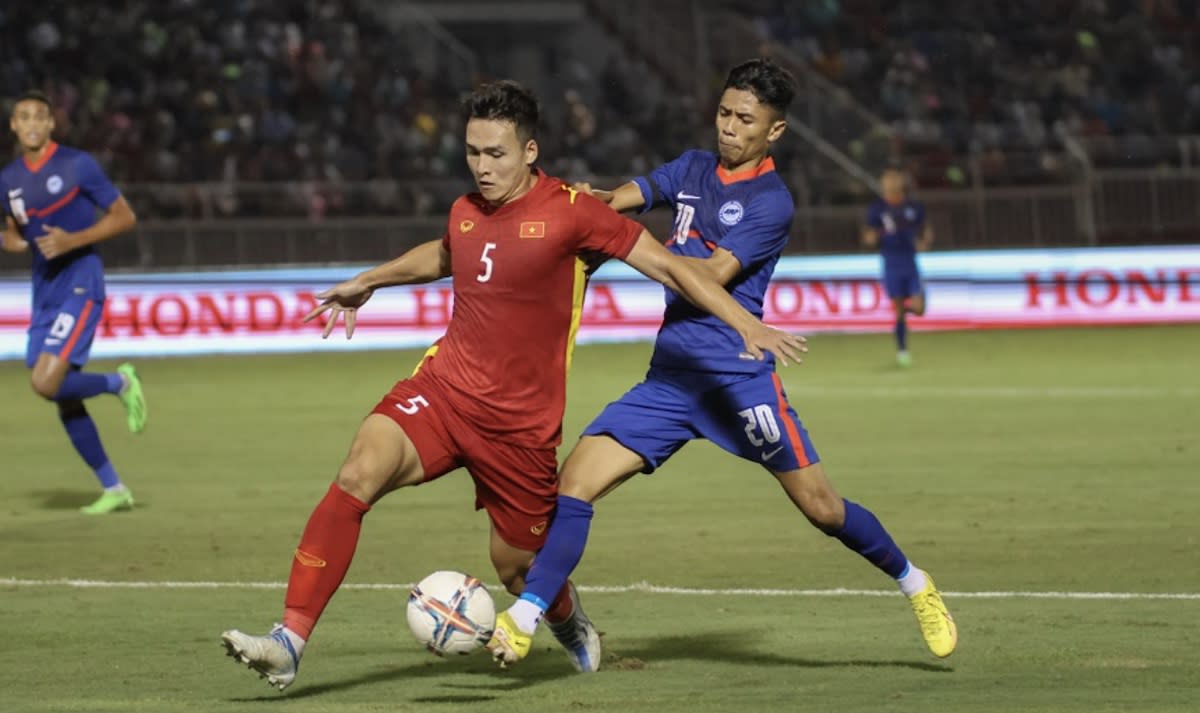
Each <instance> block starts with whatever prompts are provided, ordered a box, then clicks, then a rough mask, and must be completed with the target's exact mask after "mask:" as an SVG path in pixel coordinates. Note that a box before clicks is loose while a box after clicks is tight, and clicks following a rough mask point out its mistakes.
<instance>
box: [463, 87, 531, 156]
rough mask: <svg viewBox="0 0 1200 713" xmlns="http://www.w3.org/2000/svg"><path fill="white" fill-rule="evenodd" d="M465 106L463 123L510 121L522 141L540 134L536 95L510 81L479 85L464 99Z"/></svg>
mask: <svg viewBox="0 0 1200 713" xmlns="http://www.w3.org/2000/svg"><path fill="white" fill-rule="evenodd" d="M462 107H463V121H464V122H466V121H470V120H471V119H492V120H496V121H511V122H512V123H513V125H514V126H516V129H517V138H519V139H521V140H522V141H528V140H529V139H532V138H533V137H534V135H535V134H536V133H537V126H538V115H539V109H538V99H537V95H535V94H534V93H533V92H532V91H531V90H529V89H526V88H525V87H523V86H522V85H521V84H520V83H519V82H515V81H513V80H511V79H502V80H499V81H495V82H488V83H486V84H481V85H479V86H478V87H476V89H475V91H473V92H471V93H470V94H469V95H467V97H466V98H465V99H463V102H462Z"/></svg>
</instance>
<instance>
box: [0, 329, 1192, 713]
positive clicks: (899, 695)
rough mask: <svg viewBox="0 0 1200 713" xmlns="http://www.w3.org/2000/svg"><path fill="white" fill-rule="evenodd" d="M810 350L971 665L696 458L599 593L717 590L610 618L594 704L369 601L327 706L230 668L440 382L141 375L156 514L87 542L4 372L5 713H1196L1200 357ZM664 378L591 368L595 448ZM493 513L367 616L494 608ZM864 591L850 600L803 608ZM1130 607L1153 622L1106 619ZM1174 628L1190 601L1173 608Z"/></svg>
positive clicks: (456, 534) (865, 487)
mask: <svg viewBox="0 0 1200 713" xmlns="http://www.w3.org/2000/svg"><path fill="white" fill-rule="evenodd" d="M810 346H811V348H812V352H811V354H810V357H809V358H808V359H807V361H806V363H805V364H804V365H803V366H800V367H792V368H790V369H786V370H784V372H783V375H784V380H785V383H786V385H787V388H788V392H789V396H790V398H791V401H792V403H793V405H794V406H795V408H796V409H797V411H798V412H799V413H800V415H801V417H802V418H803V419H804V421H805V424H806V426H807V427H808V429H809V431H810V433H811V435H812V437H813V440H814V443H815V444H816V446H817V448H818V450H819V451H820V453H821V455H822V458H823V460H824V462H825V464H826V467H827V469H828V472H829V474H830V476H831V477H832V478H833V481H834V483H835V484H836V486H837V487H838V488H839V490H840V491H841V493H842V494H843V495H845V496H847V497H850V498H852V499H855V500H857V501H859V502H861V503H863V504H864V505H866V506H867V507H869V508H871V509H872V510H874V511H875V512H876V513H877V514H878V515H879V517H880V519H881V520H882V521H883V522H884V524H885V525H886V526H887V527H888V528H889V530H890V531H891V532H892V534H893V535H894V536H895V538H896V539H897V541H898V542H899V543H900V545H901V546H902V547H903V548H904V549H905V550H906V552H907V554H908V555H909V556H910V557H911V558H912V559H913V560H914V561H915V562H916V563H917V564H918V565H920V566H923V567H925V568H926V569H929V570H930V571H931V572H932V573H933V574H934V575H935V577H936V579H937V581H938V584H939V585H940V586H941V588H942V589H943V590H944V591H946V592H947V596H946V599H947V602H948V604H949V605H950V606H951V608H952V610H953V611H954V613H955V615H956V618H957V619H958V622H959V626H960V637H961V640H960V646H959V651H958V652H957V653H956V654H955V655H954V656H953V657H952V658H950V659H948V660H946V661H937V660H934V659H933V658H931V657H930V656H928V654H927V653H926V652H925V650H924V647H923V645H922V644H921V642H920V639H919V635H918V633H917V630H916V625H915V623H914V621H913V619H912V615H911V614H910V612H909V611H908V607H907V604H906V602H905V601H904V600H903V599H902V598H900V597H899V595H896V594H887V595H884V596H875V595H871V594H870V592H871V591H878V592H890V591H892V590H893V589H894V587H893V585H892V583H891V582H889V581H888V580H887V579H886V578H885V577H884V576H882V575H880V574H878V573H877V572H875V571H874V570H873V569H872V568H871V567H870V566H868V565H867V564H866V563H865V562H862V561H860V560H859V559H858V557H857V556H856V555H853V554H852V553H850V552H848V551H845V550H844V549H843V548H842V546H841V545H840V544H839V543H837V542H836V541H835V540H832V539H830V538H827V537H825V536H823V535H821V534H820V533H818V532H817V531H816V530H814V529H812V528H811V527H810V526H809V525H808V524H807V523H806V522H805V521H804V520H803V518H802V517H801V516H800V515H799V514H798V513H797V512H796V511H794V510H793V508H792V507H791V505H790V504H789V503H788V501H787V500H786V498H785V497H784V495H783V493H782V491H781V490H780V489H779V487H778V486H777V485H776V484H775V483H774V482H773V480H772V479H771V478H770V476H769V475H767V474H766V473H765V472H763V471H761V470H760V469H759V468H758V467H757V466H755V465H753V464H750V463H744V462H740V461H738V460H735V459H734V458H732V457H731V456H727V455H724V454H722V453H720V452H719V451H717V450H716V449H715V448H713V447H712V446H711V445H709V444H707V443H696V444H692V445H689V446H688V447H687V448H685V449H684V450H683V451H682V452H680V453H679V455H678V456H677V457H676V458H675V459H674V460H672V461H671V462H670V463H669V464H668V466H667V467H665V468H663V469H662V470H661V471H660V472H659V473H657V474H655V475H654V476H651V477H643V478H637V479H635V480H633V481H631V482H630V483H629V484H627V485H626V486H624V487H623V488H622V489H620V490H619V491H617V492H616V493H615V494H613V495H612V496H610V497H609V498H607V499H605V500H604V501H602V502H601V503H600V504H599V505H598V507H597V515H596V519H595V524H594V527H593V530H592V539H591V544H590V547H589V550H588V553H587V555H586V557H585V558H584V562H583V564H582V566H581V567H580V569H579V570H578V572H577V576H576V580H577V581H578V582H579V583H580V584H581V585H583V586H585V587H587V586H593V587H623V586H627V585H636V584H638V583H641V582H647V583H649V584H652V585H659V586H662V587H675V588H680V589H685V590H688V591H684V592H675V593H668V592H662V591H652V590H650V589H648V588H644V587H643V588H635V589H631V590H627V591H614V592H602V591H595V590H593V591H587V590H586V589H585V593H584V601H585V604H586V606H587V607H588V611H589V613H590V614H591V616H592V618H593V619H594V620H595V621H596V622H597V625H598V626H599V628H600V629H601V630H602V631H604V632H605V639H604V640H605V644H606V650H607V652H606V658H605V668H604V669H603V670H602V671H601V672H600V673H599V674H596V675H594V676H579V675H576V674H575V673H574V672H573V670H572V669H571V668H570V666H569V664H568V663H567V661H566V659H565V658H564V657H563V656H562V655H561V654H560V653H559V652H558V651H556V650H555V644H554V642H553V640H552V638H551V637H550V636H549V635H548V633H546V632H543V633H542V634H541V635H539V639H538V642H537V644H536V645H535V650H534V652H533V654H531V656H530V658H529V659H528V660H527V661H526V662H524V663H523V664H521V665H520V666H519V667H517V668H515V669H513V670H511V671H508V672H501V671H499V670H497V669H495V667H494V666H493V665H492V663H491V661H490V660H488V659H487V657H486V656H483V655H476V656H471V657H463V658H459V659H454V660H440V659H436V658H434V657H432V656H430V655H429V654H427V653H426V652H424V651H423V650H421V649H420V648H418V646H417V645H416V643H415V642H413V641H412V639H411V638H410V636H409V634H408V631H407V628H406V627H405V623H404V602H405V596H406V593H405V592H404V591H403V590H402V589H369V588H361V587H359V588H349V589H345V590H343V591H342V592H340V593H339V594H338V595H337V596H336V597H335V598H334V600H333V602H332V604H331V605H330V607H329V609H328V610H327V611H326V614H325V617H324V619H323V620H322V622H321V625H320V626H319V627H318V628H317V631H316V634H315V636H314V638H313V641H312V643H311V645H310V647H309V649H308V652H307V655H306V657H305V660H304V664H303V666H302V667H301V670H300V676H299V677H298V679H297V682H296V684H295V685H294V686H292V688H290V689H289V690H288V692H287V693H286V694H282V695H281V694H279V693H277V692H275V691H274V690H272V689H270V688H268V687H267V686H266V684H265V683H263V682H261V681H259V680H258V679H257V678H256V677H254V676H253V675H252V674H251V672H249V671H247V670H246V669H245V668H244V667H236V666H234V665H233V663H232V662H231V660H229V659H227V658H226V657H225V656H224V655H223V653H224V652H223V650H222V649H221V647H220V644H219V640H218V636H219V634H220V632H221V631H222V630H223V629H226V628H230V627H238V628H242V629H247V630H265V628H266V627H268V626H269V625H270V624H271V623H272V622H273V621H275V620H276V619H277V618H278V617H279V615H280V609H281V606H282V598H283V590H282V588H280V587H281V586H282V582H283V581H284V580H285V579H286V576H287V572H288V567H289V562H290V558H291V552H292V549H293V548H294V547H295V544H296V542H297V540H298V538H299V535H300V531H301V529H302V528H303V526H304V522H305V520H306V518H307V517H308V514H309V512H310V511H311V508H312V507H313V505H314V504H315V503H316V501H317V500H318V498H319V497H320V496H321V494H322V493H323V492H324V490H325V488H326V487H327V486H328V483H329V481H330V479H331V478H332V476H333V474H334V472H335V470H336V468H337V466H338V465H339V463H340V462H341V459H342V457H343V456H344V454H345V452H346V449H347V447H348V446H349V441H350V437H351V435H352V434H353V432H354V429H355V427H356V426H357V424H358V421H359V420H360V419H361V417H362V416H363V415H364V414H365V413H366V412H367V411H368V410H369V408H370V407H371V406H373V405H374V403H375V401H376V400H377V398H378V397H379V396H380V395H381V394H382V393H383V392H385V391H386V390H387V389H388V387H390V385H391V383H392V382H393V381H394V380H395V379H396V378H397V377H399V376H402V375H404V374H406V373H407V372H408V371H409V370H410V368H411V366H412V365H413V363H414V362H415V360H416V358H417V356H418V354H419V353H418V352H415V351H414V352H372V353H362V354H334V353H328V352H326V353H322V352H321V344H320V342H319V341H315V342H314V344H313V353H310V354H302V355H290V356H263V357H204V358H192V359H163V360H143V361H141V362H140V363H139V370H140V373H141V374H142V375H143V378H144V379H145V382H146V388H147V394H148V397H149V399H150V409H151V421H150V425H149V428H148V429H147V431H146V432H145V433H144V434H143V435H141V436H136V437H135V436H132V435H130V434H129V433H128V432H126V431H125V429H124V421H123V418H122V415H121V413H120V410H119V409H120V406H119V404H118V402H117V401H116V399H112V398H110V397H101V398H99V399H96V400H94V401H92V402H91V404H90V405H89V408H90V409H91V411H92V413H93V415H94V416H95V418H96V420H97V422H98V424H99V426H100V428H101V433H102V435H103V437H104V438H105V442H106V445H107V447H108V450H109V453H110V455H111V457H112V460H113V462H114V463H115V464H116V466H117V468H118V470H119V471H120V472H121V473H122V475H123V476H124V478H125V480H126V481H127V482H128V483H129V485H130V486H131V487H132V488H133V489H134V492H135V493H136V495H137V498H138V502H139V507H138V508H137V509H136V510H135V511H134V512H132V513H124V514H117V515H114V516H110V517H101V518H87V517H84V516H81V515H79V514H78V513H77V508H78V506H79V505H81V504H85V503H87V502H89V501H90V500H91V499H92V498H93V497H94V496H95V484H94V481H93V480H92V477H91V475H90V474H89V473H88V472H87V471H86V469H85V468H84V467H83V465H82V463H81V462H80V461H79V460H78V458H77V457H76V456H75V455H74V453H73V452H72V451H71V450H70V448H69V446H68V444H67V441H66V438H65V436H64V434H63V433H62V432H61V428H60V426H59V424H58V422H57V419H56V417H55V414H54V410H53V408H52V407H50V406H49V405H47V404H44V403H41V402H40V401H39V400H38V399H37V398H36V397H35V396H34V395H33V393H32V392H31V391H30V390H29V388H28V384H27V380H28V374H27V372H26V371H25V370H24V369H23V368H22V366H21V365H20V364H18V363H12V362H10V363H4V364H0V393H3V394H4V395H5V399H4V405H5V408H4V411H3V413H2V414H0V444H2V446H3V447H2V454H3V455H2V456H0V457H2V459H3V460H2V461H0V462H2V463H3V467H2V469H0V471H2V473H3V477H0V622H3V627H2V628H0V711H5V712H9V711H11V712H13V713H27V712H28V713H34V712H38V711H112V712H113V713H135V712H143V711H145V712H155V713H157V712H164V713H173V712H176V711H289V712H291V711H339V712H347V713H349V712H357V711H389V712H394V711H433V712H435V713H451V712H454V711H482V710H486V711H621V712H622V713H634V712H640V711H647V712H650V711H653V712H654V713H671V712H673V711H701V712H703V711H746V712H747V713H751V712H758V711H835V712H837V713H850V712H852V711H922V712H923V711H930V712H932V711H955V712H966V711H981V712H982V711H989V712H991V711H1022V712H1025V711H1056V712H1057V711H1078V712H1080V713H1083V712H1085V711H1086V712H1089V713H1091V712H1094V711H1113V712H1116V711H1122V712H1125V711H1180V712H1182V711H1195V710H1197V706H1198V705H1200V704H1198V703H1197V701H1200V663H1197V661H1198V659H1197V655H1196V652H1197V650H1198V649H1200V594H1198V593H1200V554H1198V552H1200V477H1198V476H1200V436H1198V434H1200V430H1198V424H1200V376H1198V375H1200V370H1198V365H1200V327H1197V326H1180V327H1169V328H1168V327H1163V328H1136V329H1094V330H1093V329H1072V330H1062V331H1018V332H977V333H943V334H917V335H915V336H914V337H913V338H912V346H913V353H914V356H915V358H916V362H917V363H916V366H915V367H914V368H913V369H911V370H907V371H904V370H899V369H897V368H895V367H894V366H892V356H893V353H892V347H891V343H890V336H887V335H874V336H832V335H831V336H814V337H813V338H812V339H811V341H810ZM648 356H649V345H645V344H639V345H620V346H618V345H612V346H583V347H580V348H579V349H578V351H577V360H576V367H575V369H574V373H573V374H572V387H571V391H570V397H569V404H568V409H567V416H566V425H565V433H566V434H567V443H566V446H568V447H569V445H570V444H571V442H572V440H573V438H574V434H576V433H577V432H578V431H579V430H580V428H582V427H583V425H585V424H586V422H587V421H588V419H589V418H590V417H592V416H593V415H594V414H595V413H597V411H598V410H599V409H600V408H601V407H602V406H603V405H604V404H605V403H606V402H607V401H609V400H611V399H614V398H616V397H617V396H619V395H620V394H621V393H622V392H623V391H624V389H626V388H627V387H628V386H630V385H632V384H633V383H634V382H635V381H637V380H638V379H639V378H640V377H641V376H642V374H643V373H644V371H645V366H646V362H647V359H648ZM112 366H113V364H112V363H97V364H95V365H94V368H104V369H109V368H111V367H112ZM563 455H565V452H564V453H563ZM471 506H472V494H471V486H470V482H469V478H468V477H467V476H466V474H465V473H460V474H458V475H455V476H451V477H448V478H446V479H444V480H442V481H439V482H438V483H435V484H433V485H431V486H427V487H421V488H417V489H413V490H410V491H408V492H401V493H397V494H393V495H391V496H389V497H387V498H385V499H384V500H383V501H382V502H381V503H380V504H379V505H378V506H377V507H376V508H375V509H374V511H372V512H371V513H370V514H369V515H368V516H367V520H366V523H365V526H364V530H363V537H362V540H361V543H360V546H359V550H358V557H357V559H356V560H355V562H354V565H353V567H352V568H351V570H350V574H349V577H348V579H347V582H348V583H350V584H353V585H363V584H373V583H379V584H392V585H398V584H403V583H406V582H413V581H416V580H417V579H420V578H421V577H422V576H424V575H425V574H427V573H428V572H431V571H433V570H435V569H446V568H451V569H460V570H464V571H468V572H471V573H474V574H477V575H478V576H480V577H481V578H483V579H484V581H486V582H494V581H495V575H494V574H493V573H492V572H491V571H490V566H489V564H488V560H487V553H486V547H485V544H486V541H487V523H486V519H485V517H484V516H483V515H482V514H481V513H475V512H474V511H473V510H472V508H471ZM64 579H70V580H92V581H95V582H100V583H108V584H110V585H111V584H126V585H137V586H120V587H117V586H100V587H97V586H91V587H79V586H70V585H68V584H66V583H64V582H62V581H60V580H64ZM171 582H192V583H195V582H211V583H217V584H220V585H221V586H219V587H213V588H201V587H197V586H187V587H168V586H166V584H164V583H171ZM246 583H268V584H271V585H273V586H272V587H265V588H256V587H251V586H248V585H247V584H246ZM835 588H846V589H847V590H851V591H848V592H845V593H841V594H831V593H811V592H809V593H805V591H803V590H830V589H835ZM732 589H761V590H788V591H787V592H784V593H778V592H777V593H775V594H773V595H772V594H768V593H761V592H760V593H754V592H741V593H735V592H730V591H728V590H732ZM861 590H867V591H865V592H864V591H861ZM1056 592H1057V593H1076V595H1075V598H1065V597H1064V596H1061V595H1056V596H1048V595H1047V593H1056ZM1122 592H1123V593H1133V594H1137V595H1139V596H1138V597H1135V598H1127V599H1117V598H1113V597H1111V596H1097V597H1095V598H1080V597H1079V596H1078V593H1100V594H1102V593H1122ZM493 593H494V595H495V596H496V599H497V603H498V604H499V605H500V606H506V605H507V604H508V603H509V602H510V601H511V597H510V596H509V595H507V594H504V593H500V592H496V591H495V590H494V589H493ZM989 593H990V594H989ZM1161 594H1178V595H1191V596H1190V597H1178V598H1162V597H1160V598H1153V597H1150V596H1145V595H1161Z"/></svg>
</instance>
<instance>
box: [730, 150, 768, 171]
mask: <svg viewBox="0 0 1200 713" xmlns="http://www.w3.org/2000/svg"><path fill="white" fill-rule="evenodd" d="M766 160H767V154H762V155H761V156H755V157H754V158H751V159H749V160H747V161H742V162H741V163H735V164H730V163H729V162H727V161H724V160H722V161H721V168H722V169H724V170H725V172H726V173H741V172H743V171H753V170H754V169H756V168H758V167H759V166H761V165H762V162H763V161H766Z"/></svg>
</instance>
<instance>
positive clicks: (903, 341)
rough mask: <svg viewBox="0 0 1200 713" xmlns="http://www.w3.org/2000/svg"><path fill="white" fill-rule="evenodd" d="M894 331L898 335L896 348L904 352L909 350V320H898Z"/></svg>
mask: <svg viewBox="0 0 1200 713" xmlns="http://www.w3.org/2000/svg"><path fill="white" fill-rule="evenodd" d="M893 332H894V333H895V335H896V350H897V351H902V352H906V351H908V320H905V319H898V320H896V326H895V327H894V328H893Z"/></svg>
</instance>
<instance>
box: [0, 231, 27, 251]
mask: <svg viewBox="0 0 1200 713" xmlns="http://www.w3.org/2000/svg"><path fill="white" fill-rule="evenodd" d="M0 248H2V249H3V250H4V251H5V252H10V253H23V252H25V251H26V250H28V249H29V243H27V242H25V241H24V240H23V239H21V238H20V237H18V236H16V235H12V234H11V233H8V232H2V233H0Z"/></svg>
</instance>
